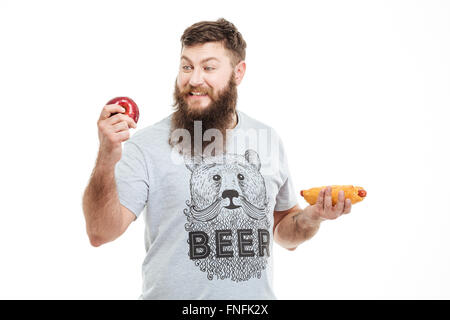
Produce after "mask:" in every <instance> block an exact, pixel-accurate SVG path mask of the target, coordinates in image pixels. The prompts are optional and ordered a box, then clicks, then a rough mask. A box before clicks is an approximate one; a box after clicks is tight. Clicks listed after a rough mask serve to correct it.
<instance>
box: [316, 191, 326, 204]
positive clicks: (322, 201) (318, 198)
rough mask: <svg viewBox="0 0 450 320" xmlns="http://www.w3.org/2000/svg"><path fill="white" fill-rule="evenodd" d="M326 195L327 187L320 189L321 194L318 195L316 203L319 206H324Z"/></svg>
mask: <svg viewBox="0 0 450 320" xmlns="http://www.w3.org/2000/svg"><path fill="white" fill-rule="evenodd" d="M324 195H325V189H322V190H320V191H319V195H318V196H317V201H316V205H317V206H318V207H319V208H323V203H324V199H323V197H324Z"/></svg>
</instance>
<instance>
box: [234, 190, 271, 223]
mask: <svg viewBox="0 0 450 320" xmlns="http://www.w3.org/2000/svg"><path fill="white" fill-rule="evenodd" d="M239 199H240V200H241V203H242V207H243V208H245V209H246V210H244V212H245V213H246V214H247V215H248V216H249V217H250V218H252V219H255V220H261V219H264V218H265V217H266V215H267V203H266V204H265V206H264V207H262V208H258V207H257V206H255V205H253V204H252V203H251V202H250V201H248V200H247V198H245V197H244V196H239Z"/></svg>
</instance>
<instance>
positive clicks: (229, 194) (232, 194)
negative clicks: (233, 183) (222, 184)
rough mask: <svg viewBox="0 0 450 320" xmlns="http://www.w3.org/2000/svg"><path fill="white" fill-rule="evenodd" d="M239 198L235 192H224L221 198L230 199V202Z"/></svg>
mask: <svg viewBox="0 0 450 320" xmlns="http://www.w3.org/2000/svg"><path fill="white" fill-rule="evenodd" d="M237 197H239V193H238V192H237V191H236V190H225V191H224V192H222V198H224V199H226V198H230V201H232V200H233V198H237Z"/></svg>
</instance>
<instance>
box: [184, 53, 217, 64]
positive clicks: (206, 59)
mask: <svg viewBox="0 0 450 320" xmlns="http://www.w3.org/2000/svg"><path fill="white" fill-rule="evenodd" d="M183 59H185V60H187V61H188V62H190V63H192V61H191V59H189V58H188V57H186V56H184V55H183V56H181V60H183ZM209 60H216V61H217V62H220V60H219V59H217V58H215V57H209V58H205V59H203V60H202V61H200V63H204V62H206V61H209Z"/></svg>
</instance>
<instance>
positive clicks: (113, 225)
mask: <svg viewBox="0 0 450 320" xmlns="http://www.w3.org/2000/svg"><path fill="white" fill-rule="evenodd" d="M83 211H84V216H85V219H86V231H87V233H88V236H89V239H90V241H91V243H92V245H94V246H98V245H100V244H103V243H105V242H109V241H112V240H114V239H115V238H116V237H117V236H118V235H117V230H120V229H121V225H122V222H123V221H122V214H121V209H120V202H119V197H118V193H117V187H116V182H115V177H114V164H110V163H107V162H104V161H102V160H100V159H97V162H96V165H95V168H94V170H93V172H92V175H91V178H90V181H89V184H88V186H87V187H86V190H85V192H84V196H83Z"/></svg>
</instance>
